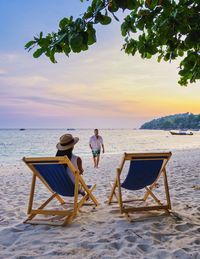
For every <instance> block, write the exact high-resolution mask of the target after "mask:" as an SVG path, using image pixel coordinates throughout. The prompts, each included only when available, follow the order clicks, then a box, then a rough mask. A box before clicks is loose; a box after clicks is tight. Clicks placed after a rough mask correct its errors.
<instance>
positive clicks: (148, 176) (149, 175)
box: [121, 158, 163, 190]
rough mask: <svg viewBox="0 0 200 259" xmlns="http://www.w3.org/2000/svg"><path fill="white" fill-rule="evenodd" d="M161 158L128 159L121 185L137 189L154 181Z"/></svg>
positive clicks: (158, 170)
mask: <svg viewBox="0 0 200 259" xmlns="http://www.w3.org/2000/svg"><path fill="white" fill-rule="evenodd" d="M146 159H147V158H146ZM162 164H163V160H143V161H142V160H141V161H138V160H136V161H134V158H133V160H132V161H130V167H129V171H128V174H127V177H126V179H125V180H124V182H123V183H122V184H121V187H123V188H125V189H128V190H139V189H143V188H144V187H146V186H148V185H151V184H152V183H154V182H155V180H156V178H157V177H158V174H159V172H160V169H161V167H162Z"/></svg>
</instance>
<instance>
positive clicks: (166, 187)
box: [163, 169, 171, 209]
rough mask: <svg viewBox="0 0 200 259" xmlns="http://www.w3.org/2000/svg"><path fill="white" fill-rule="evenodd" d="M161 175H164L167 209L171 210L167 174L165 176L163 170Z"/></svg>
mask: <svg viewBox="0 0 200 259" xmlns="http://www.w3.org/2000/svg"><path fill="white" fill-rule="evenodd" d="M163 175H164V184H165V193H166V199H167V205H168V207H169V209H171V201H170V195H169V187H168V181H167V174H166V170H165V169H164V172H163Z"/></svg>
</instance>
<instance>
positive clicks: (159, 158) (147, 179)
mask: <svg viewBox="0 0 200 259" xmlns="http://www.w3.org/2000/svg"><path fill="white" fill-rule="evenodd" d="M171 155H172V154H171V152H169V153H135V154H134V153H132V154H130V153H129V154H127V153H125V154H124V157H123V159H122V162H121V165H120V167H119V168H117V176H116V180H115V182H114V184H113V185H112V184H111V188H112V191H111V194H110V197H109V200H108V204H111V203H114V202H115V201H112V199H113V196H115V198H116V199H117V202H118V203H119V207H120V213H124V215H125V216H126V218H127V220H129V221H131V220H130V218H129V215H128V213H129V212H137V211H148V210H160V209H164V210H165V211H166V212H167V213H169V210H170V209H171V202H170V195H169V188H168V182H167V175H166V165H167V163H168V161H169V159H170V157H171ZM127 160H128V161H130V167H129V171H128V174H127V176H126V178H125V180H124V182H123V183H120V175H121V172H122V169H123V167H124V164H125V161H127ZM161 175H163V180H164V186H165V194H166V201H167V204H166V205H164V204H163V203H161V201H160V200H159V199H158V198H157V197H156V195H155V194H154V193H153V188H154V187H155V186H156V185H157V182H158V179H159V178H160V176H161ZM116 188H117V189H118V193H116ZM122 188H124V189H127V190H131V191H136V190H140V189H143V188H144V189H145V190H146V193H145V195H144V197H143V198H142V199H134V200H124V201H123V199H122ZM148 196H151V197H152V198H153V200H154V201H155V202H156V203H157V205H155V206H135V207H130V206H129V207H125V205H124V204H125V203H129V204H130V202H134V201H141V202H145V201H146V200H147V198H148Z"/></svg>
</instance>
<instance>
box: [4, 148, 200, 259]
mask: <svg viewBox="0 0 200 259" xmlns="http://www.w3.org/2000/svg"><path fill="white" fill-rule="evenodd" d="M121 158H122V154H121V155H106V154H104V155H103V156H102V159H101V161H100V167H99V168H98V169H94V168H93V163H92V159H91V158H90V157H83V166H84V169H85V172H84V179H85V181H86V183H87V184H94V183H96V184H97V187H96V189H95V190H94V192H93V194H94V195H95V197H96V198H97V200H98V201H99V203H100V206H98V207H93V206H92V207H82V208H81V210H80V212H79V213H78V215H77V217H76V218H75V219H74V220H73V221H72V222H71V223H70V224H69V225H68V226H67V227H65V228H63V227H52V226H32V225H28V224H23V223H22V222H23V220H24V219H25V218H26V210H27V204H28V197H29V191H30V184H31V177H32V173H31V172H30V171H29V169H28V168H27V167H26V166H25V165H24V164H23V163H22V162H21V163H19V164H16V165H13V164H10V165H9V164H4V163H1V164H0V175H1V181H0V189H1V196H0V204H1V207H0V210H1V213H0V258H118V257H124V258H143V259H145V258H146V259H147V258H182V259H183V258H186V259H188V258H194V259H199V258H200V190H199V187H200V176H199V172H200V159H199V158H200V149H196V150H185V151H173V152H172V158H171V159H170V161H169V164H168V166H167V175H168V182H169V188H170V196H171V202H172V212H173V214H172V215H171V216H168V215H166V214H164V213H162V212H161V213H159V215H158V214H156V213H146V214H144V215H138V214H131V218H132V220H133V223H130V222H128V221H127V220H126V219H125V217H124V216H123V215H120V213H119V207H118V206H117V205H116V204H115V205H111V206H108V205H107V200H108V197H109V194H110V191H111V189H110V186H109V182H110V181H113V180H114V178H115V174H116V167H118V166H119V164H120V162H121ZM37 188H38V194H37V195H36V196H37V199H38V200H39V201H42V200H43V199H44V198H45V197H47V195H48V194H49V193H48V191H47V190H46V188H43V187H42V185H41V184H39V182H38V185H37ZM157 189H158V192H160V194H161V196H162V186H161V185H160V186H158V187H157ZM126 195H128V197H130V192H129V193H125V196H126ZM133 195H134V193H133ZM35 205H36V206H37V203H36V204H35ZM51 206H55V207H56V206H59V205H58V204H57V203H56V201H55V202H53V203H52V205H51Z"/></svg>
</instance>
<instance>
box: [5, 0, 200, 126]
mask: <svg viewBox="0 0 200 259" xmlns="http://www.w3.org/2000/svg"><path fill="white" fill-rule="evenodd" d="M87 5H88V2H87V1H84V3H81V2H80V1H79V0H73V1H72V0H71V1H70V0H59V1H55V0H42V1H41V0H40V1H39V0H34V1H33V0H29V1H27V0H17V1H15V0H10V1H8V0H0V33H1V42H0V128H71V127H75V128H137V127H140V126H141V124H142V123H144V122H146V121H148V120H151V119H153V118H157V117H161V116H166V115H170V114H176V113H184V112H192V113H194V114H197V113H200V83H199V82H197V83H196V84H192V85H189V86H188V87H187V88H186V87H181V86H179V85H178V83H177V81H178V65H179V62H178V60H177V61H176V62H173V63H171V64H170V63H166V62H161V63H157V62H156V58H154V59H151V60H142V59H141V58H140V57H139V56H137V55H136V56H134V57H132V56H128V55H127V54H125V53H124V52H123V51H121V47H122V44H123V38H122V36H121V34H120V23H118V22H116V21H114V22H113V23H112V24H110V25H107V26H97V43H96V44H95V45H93V46H91V47H90V48H89V50H88V51H86V52H83V53H81V54H74V53H72V54H71V55H70V57H69V58H67V57H66V56H64V55H57V56H56V57H57V61H58V63H57V64H52V63H51V62H50V61H49V60H48V59H47V58H46V57H45V56H44V57H43V56H42V57H40V58H39V59H34V58H33V57H32V53H33V52H31V53H28V52H26V51H25V50H24V45H25V44H26V43H27V42H28V41H30V40H32V39H33V36H34V35H36V34H37V33H39V32H40V31H43V32H44V33H45V34H46V33H48V32H52V31H56V30H57V28H58V23H59V21H60V19H62V18H63V17H69V16H70V15H73V16H74V17H78V16H79V15H80V14H82V13H83V12H84V10H86V8H87ZM118 16H119V17H122V15H121V13H119V15H118Z"/></svg>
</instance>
